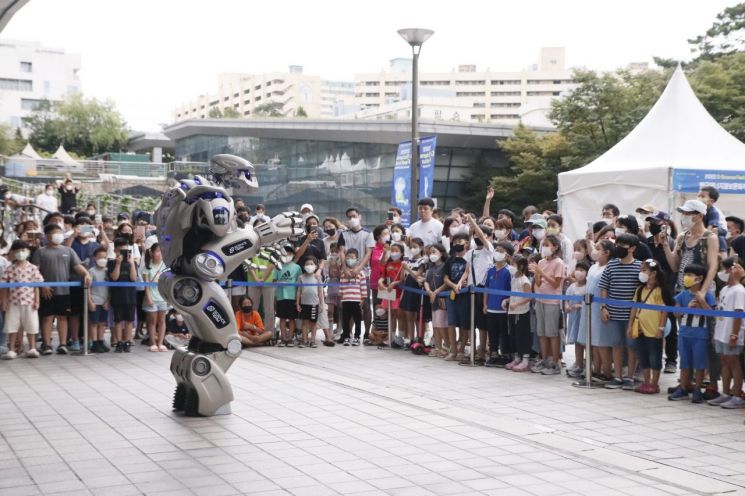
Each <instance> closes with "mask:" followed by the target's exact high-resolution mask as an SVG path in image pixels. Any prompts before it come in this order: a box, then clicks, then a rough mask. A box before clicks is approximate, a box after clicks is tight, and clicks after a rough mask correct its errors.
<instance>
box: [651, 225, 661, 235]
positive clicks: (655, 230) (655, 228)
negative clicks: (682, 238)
mask: <svg viewBox="0 0 745 496" xmlns="http://www.w3.org/2000/svg"><path fill="white" fill-rule="evenodd" d="M660 232H662V224H655V223H653V222H650V223H649V234H651V235H652V236H657V235H658V234H660Z"/></svg>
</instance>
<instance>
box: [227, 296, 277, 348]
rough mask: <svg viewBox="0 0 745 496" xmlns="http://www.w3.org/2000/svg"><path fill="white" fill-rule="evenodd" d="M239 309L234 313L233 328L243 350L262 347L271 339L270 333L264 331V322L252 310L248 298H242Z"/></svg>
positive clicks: (251, 304) (252, 303) (252, 307)
mask: <svg viewBox="0 0 745 496" xmlns="http://www.w3.org/2000/svg"><path fill="white" fill-rule="evenodd" d="M239 303H240V308H239V309H238V311H237V312H235V326H236V328H237V329H238V336H239V337H240V338H241V344H243V347H244V348H247V347H252V346H263V345H265V344H266V343H268V342H269V340H270V339H272V333H271V331H267V330H265V329H264V322H263V321H262V320H261V315H259V312H257V311H256V310H254V302H253V300H252V299H251V297H250V296H248V295H246V296H242V297H241V301H240V302H239Z"/></svg>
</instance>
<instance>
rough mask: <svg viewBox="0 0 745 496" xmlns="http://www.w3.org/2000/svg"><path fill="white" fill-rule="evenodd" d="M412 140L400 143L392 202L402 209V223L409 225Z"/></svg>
mask: <svg viewBox="0 0 745 496" xmlns="http://www.w3.org/2000/svg"><path fill="white" fill-rule="evenodd" d="M410 201H411V141H403V142H401V143H400V144H399V145H398V151H397V152H396V164H395V166H394V167H393V185H392V193H391V203H392V204H393V206H395V207H398V208H400V209H401V212H403V213H402V215H401V223H402V224H403V225H404V226H405V227H408V226H409V223H410V219H409V217H410V216H411V204H410V203H409V202H410Z"/></svg>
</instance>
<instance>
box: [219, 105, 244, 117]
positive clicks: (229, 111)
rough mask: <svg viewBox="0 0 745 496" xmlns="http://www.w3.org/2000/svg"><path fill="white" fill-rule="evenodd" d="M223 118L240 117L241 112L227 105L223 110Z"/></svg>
mask: <svg viewBox="0 0 745 496" xmlns="http://www.w3.org/2000/svg"><path fill="white" fill-rule="evenodd" d="M222 116H223V119H240V118H241V117H242V116H241V113H240V112H238V111H237V110H236V109H234V108H231V107H226V108H225V110H223V112H222Z"/></svg>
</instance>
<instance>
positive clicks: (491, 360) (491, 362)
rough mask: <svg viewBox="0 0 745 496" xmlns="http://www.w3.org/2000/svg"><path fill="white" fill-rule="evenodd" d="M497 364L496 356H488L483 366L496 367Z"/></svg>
mask: <svg viewBox="0 0 745 496" xmlns="http://www.w3.org/2000/svg"><path fill="white" fill-rule="evenodd" d="M496 366H497V357H495V356H493V357H489V359H488V360H487V361H485V362H484V367H496Z"/></svg>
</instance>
